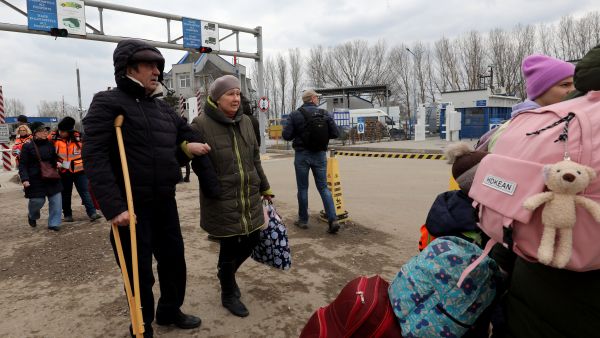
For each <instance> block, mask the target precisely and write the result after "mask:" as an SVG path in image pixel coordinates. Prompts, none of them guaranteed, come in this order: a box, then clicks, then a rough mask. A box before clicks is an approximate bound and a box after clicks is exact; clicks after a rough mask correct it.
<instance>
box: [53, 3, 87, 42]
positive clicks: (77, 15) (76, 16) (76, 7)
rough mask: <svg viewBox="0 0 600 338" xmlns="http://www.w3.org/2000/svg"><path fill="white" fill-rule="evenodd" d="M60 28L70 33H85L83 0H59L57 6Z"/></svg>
mask: <svg viewBox="0 0 600 338" xmlns="http://www.w3.org/2000/svg"><path fill="white" fill-rule="evenodd" d="M56 14H57V20H58V28H65V29H66V30H67V31H68V32H69V34H76V35H85V4H84V3H83V1H81V0H58V1H57V6H56Z"/></svg>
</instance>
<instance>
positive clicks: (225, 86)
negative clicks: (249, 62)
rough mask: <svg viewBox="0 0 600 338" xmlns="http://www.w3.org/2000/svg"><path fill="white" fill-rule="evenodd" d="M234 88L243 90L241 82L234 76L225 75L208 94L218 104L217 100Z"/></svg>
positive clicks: (211, 86)
mask: <svg viewBox="0 0 600 338" xmlns="http://www.w3.org/2000/svg"><path fill="white" fill-rule="evenodd" d="M232 88H237V89H241V88H242V86H241V85H240V80H238V78H237V77H235V76H233V75H224V76H221V77H220V78H218V79H216V80H215V81H214V82H213V83H212V84H211V85H210V88H209V89H208V94H209V95H210V98H211V99H212V100H213V101H214V102H217V100H218V99H219V98H220V97H221V96H222V95H223V94H225V93H226V92H227V91H228V90H230V89H232Z"/></svg>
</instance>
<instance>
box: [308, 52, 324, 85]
mask: <svg viewBox="0 0 600 338" xmlns="http://www.w3.org/2000/svg"><path fill="white" fill-rule="evenodd" d="M326 59H327V55H326V51H325V49H324V48H323V46H321V45H319V46H316V47H313V48H311V49H310V53H309V57H308V61H307V72H308V79H309V82H310V84H311V85H312V86H314V87H316V88H323V87H325V85H326V84H327V75H326V74H325V72H326V68H327V67H326V66H325V63H326Z"/></svg>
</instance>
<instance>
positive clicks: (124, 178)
mask: <svg viewBox="0 0 600 338" xmlns="http://www.w3.org/2000/svg"><path fill="white" fill-rule="evenodd" d="M113 61H114V67H115V80H116V83H117V87H116V88H114V89H112V90H108V91H103V92H99V93H97V94H96V95H95V96H94V99H93V101H92V103H91V105H90V109H89V111H88V113H87V115H86V117H85V118H84V120H83V126H84V130H85V147H84V148H83V159H84V166H85V171H86V173H87V174H88V177H89V180H90V183H91V187H92V190H93V192H94V194H95V196H96V198H97V200H98V202H99V204H100V208H101V210H102V213H103V214H104V216H105V217H106V218H107V219H108V220H109V221H110V222H111V223H112V224H113V229H112V230H111V244H112V245H113V250H114V251H115V255H116V256H117V252H119V251H122V256H123V257H121V258H120V259H119V257H117V262H118V263H119V266H120V267H123V263H122V262H124V264H125V267H126V269H122V271H123V277H124V280H125V283H126V291H127V297H128V301H129V307H130V311H131V312H132V315H131V319H132V324H133V325H132V327H131V328H130V333H131V334H132V336H133V335H135V336H138V337H141V336H142V332H143V337H152V334H153V330H152V321H153V320H154V296H153V293H152V286H153V284H154V273H153V271H152V256H153V255H154V257H155V258H156V261H157V263H158V265H157V272H158V280H159V283H160V298H159V300H158V304H157V307H156V323H157V324H158V325H175V326H177V327H179V328H182V329H192V328H196V327H199V326H200V323H201V320H200V318H198V317H195V316H192V315H187V314H184V313H183V312H182V311H181V309H180V308H181V306H182V305H183V301H184V296H185V287H186V265H185V258H184V248H183V238H182V235H181V229H180V225H179V215H178V213H177V204H176V201H175V185H176V184H177V182H178V180H179V175H180V165H181V164H183V163H185V161H186V160H187V161H189V160H190V159H192V158H194V161H197V160H199V159H205V160H206V161H207V162H209V161H208V159H207V158H206V156H202V155H204V154H206V153H208V152H209V151H210V147H209V146H208V145H206V144H204V143H201V135H200V134H198V133H197V132H196V131H194V130H192V129H191V128H190V127H189V126H188V124H186V123H185V122H184V121H183V120H182V119H181V118H180V117H179V116H178V115H177V114H176V113H175V112H174V111H173V109H172V108H171V107H169V105H168V104H167V103H165V102H164V101H162V100H160V99H158V97H159V96H161V95H162V86H161V84H160V82H161V81H162V77H163V70H164V64H165V60H164V58H163V56H162V55H161V53H160V52H159V50H158V49H156V48H154V47H152V46H150V45H149V44H147V43H146V42H143V41H141V40H133V39H130V40H124V41H121V42H120V43H119V44H118V45H117V48H116V49H115V51H114V54H113ZM119 115H122V118H121V117H119ZM117 117H119V118H117ZM117 135H122V142H119V143H121V144H119V145H118V144H117ZM207 165H210V164H207ZM127 166H128V168H127ZM127 169H128V170H127ZM210 169H212V168H210ZM213 170H214V169H213ZM127 171H129V173H130V174H131V175H129V174H127ZM207 172H208V176H210V174H211V170H208V171H207ZM212 174H213V175H214V171H213V172H212ZM199 176H200V175H199ZM215 177H216V176H215ZM200 179H201V181H202V178H200ZM129 182H130V183H131V189H130V190H131V193H130V194H126V189H127V186H128V185H129ZM128 204H129V208H128ZM134 210H135V211H134ZM134 212H135V214H134ZM130 223H131V224H130ZM117 230H118V231H117ZM132 239H133V241H132ZM119 242H120V244H119ZM136 247H137V248H136ZM136 265H137V267H136ZM128 272H129V273H128ZM131 272H133V273H131ZM138 278H139V292H138V291H136V288H137V286H136V284H137V283H138V281H137V279H138ZM127 284H130V285H127ZM140 305H141V312H142V315H143V319H140V318H139V308H140Z"/></svg>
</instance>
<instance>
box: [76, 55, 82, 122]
mask: <svg viewBox="0 0 600 338" xmlns="http://www.w3.org/2000/svg"><path fill="white" fill-rule="evenodd" d="M77 97H78V98H79V123H82V125H81V126H82V127H83V122H82V120H83V116H82V115H83V106H82V105H81V81H80V80H79V66H77Z"/></svg>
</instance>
